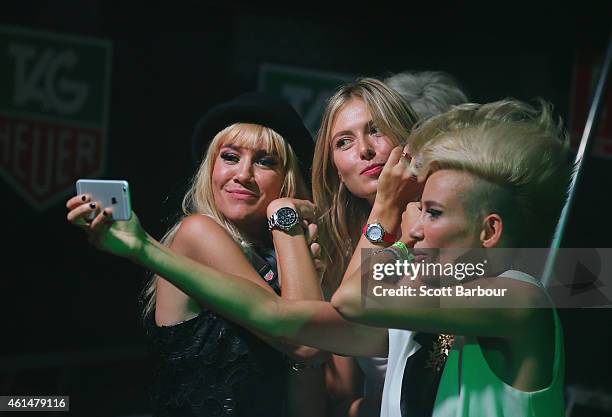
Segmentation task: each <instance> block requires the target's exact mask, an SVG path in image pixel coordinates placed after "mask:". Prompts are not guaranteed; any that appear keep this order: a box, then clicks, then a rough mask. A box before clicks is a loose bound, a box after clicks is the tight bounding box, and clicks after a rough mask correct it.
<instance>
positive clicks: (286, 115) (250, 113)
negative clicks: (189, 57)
mask: <svg viewBox="0 0 612 417" xmlns="http://www.w3.org/2000/svg"><path fill="white" fill-rule="evenodd" d="M240 122H241V123H253V124H258V125H262V126H266V127H269V128H271V129H272V130H274V131H275V132H276V133H278V134H279V135H281V136H282V137H283V138H284V139H285V140H286V141H287V143H289V144H290V145H291V147H292V148H293V151H294V152H295V154H296V156H297V158H298V161H299V163H300V165H301V168H302V174H303V175H304V179H305V180H306V181H309V179H310V167H311V163H312V156H313V155H314V141H313V139H312V136H311V135H310V132H309V131H308V129H306V126H304V123H303V122H302V118H301V117H300V116H299V115H298V114H297V112H296V111H295V110H294V109H293V107H291V105H289V103H287V102H286V101H285V100H283V99H282V98H280V97H277V96H273V95H270V94H266V93H246V94H243V95H241V96H239V97H236V98H234V99H232V100H230V101H227V102H225V103H221V104H219V105H217V106H215V107H213V108H212V109H210V110H209V111H208V112H207V113H206V114H205V115H204V116H203V117H202V118H201V119H200V120H199V121H198V123H197V124H196V127H195V129H194V132H193V137H192V141H191V144H192V148H191V149H192V157H193V160H194V163H195V164H196V165H199V163H200V161H202V157H203V156H204V152H205V150H206V147H207V146H208V144H209V143H210V141H211V140H212V139H213V138H214V137H215V135H216V134H217V133H219V132H220V131H221V130H223V129H225V128H226V127H228V126H230V125H231V124H234V123H240Z"/></svg>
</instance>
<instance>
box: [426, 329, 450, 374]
mask: <svg viewBox="0 0 612 417" xmlns="http://www.w3.org/2000/svg"><path fill="white" fill-rule="evenodd" d="M454 341H455V336H453V335H451V334H444V333H441V334H439V335H438V337H437V339H436V341H435V342H433V343H432V346H431V350H430V351H429V358H428V359H427V362H426V364H425V367H426V368H431V369H433V370H435V371H436V372H440V370H442V368H444V364H445V363H446V360H447V359H448V354H449V353H450V350H451V348H452V347H453V342H454Z"/></svg>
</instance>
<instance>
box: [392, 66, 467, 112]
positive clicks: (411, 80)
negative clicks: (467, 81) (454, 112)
mask: <svg viewBox="0 0 612 417" xmlns="http://www.w3.org/2000/svg"><path fill="white" fill-rule="evenodd" d="M385 84H387V85H388V86H389V87H391V88H392V89H394V90H395V91H397V92H398V93H400V95H401V96H402V97H403V98H404V100H406V101H407V102H408V103H410V106H411V107H412V109H413V110H414V112H415V113H416V114H417V116H418V118H419V120H426V119H429V118H430V117H433V116H436V115H438V114H440V113H444V112H445V111H447V110H449V109H450V108H451V107H452V106H454V105H457V104H462V103H466V102H467V101H468V98H467V95H466V94H465V92H464V91H463V89H462V88H461V87H460V85H459V82H458V81H457V80H456V79H455V78H454V77H453V76H452V75H450V74H449V73H446V72H444V71H420V72H409V71H405V72H400V73H398V74H395V75H393V76H391V77H388V78H386V79H385Z"/></svg>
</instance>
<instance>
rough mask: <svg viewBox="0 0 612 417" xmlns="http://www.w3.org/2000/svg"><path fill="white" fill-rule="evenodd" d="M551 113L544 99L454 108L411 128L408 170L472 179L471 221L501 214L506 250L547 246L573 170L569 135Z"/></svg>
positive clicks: (468, 198)
mask: <svg viewBox="0 0 612 417" xmlns="http://www.w3.org/2000/svg"><path fill="white" fill-rule="evenodd" d="M552 114H553V112H552V106H551V105H550V104H548V103H546V102H544V101H543V100H540V102H539V105H538V106H532V105H530V104H527V103H524V102H521V101H518V100H515V99H505V100H501V101H496V102H493V103H487V104H463V105H459V106H457V107H455V108H454V109H452V110H450V111H449V112H447V113H445V114H442V115H440V116H437V117H434V118H432V119H429V120H428V121H427V122H425V123H424V124H423V125H421V126H419V127H418V128H417V129H415V130H414V132H413V134H412V135H411V152H412V153H413V157H414V158H413V163H412V166H411V167H412V170H413V173H414V174H415V175H419V176H424V175H430V174H431V173H433V172H435V171H436V170H440V169H455V170H460V171H465V172H468V173H470V174H472V175H474V176H475V177H476V178H478V179H480V180H481V181H478V182H477V183H476V184H477V185H476V186H475V187H472V189H471V190H470V193H469V195H467V196H464V204H466V209H467V210H466V211H467V212H468V213H469V214H470V216H472V217H474V219H475V220H480V219H481V218H482V216H484V215H486V214H488V213H492V212H496V213H499V214H500V216H501V217H502V218H503V220H504V225H505V227H504V230H505V231H506V232H505V233H504V235H505V236H506V237H505V245H506V246H515V247H548V246H549V244H550V238H551V234H552V232H553V231H554V228H555V226H556V224H557V221H558V219H559V215H560V212H561V208H562V207H563V203H564V201H565V198H566V192H567V188H568V185H569V181H570V177H571V172H572V169H571V164H570V163H569V162H568V160H569V156H568V154H569V145H568V143H569V140H568V136H567V133H566V132H565V131H564V129H563V126H562V123H561V121H560V120H558V121H555V120H554V118H553V116H552Z"/></svg>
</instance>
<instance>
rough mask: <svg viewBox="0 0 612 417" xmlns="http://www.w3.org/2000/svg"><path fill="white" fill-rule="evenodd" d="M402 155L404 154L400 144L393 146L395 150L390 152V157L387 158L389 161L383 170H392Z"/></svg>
mask: <svg viewBox="0 0 612 417" xmlns="http://www.w3.org/2000/svg"><path fill="white" fill-rule="evenodd" d="M401 156H402V148H401V147H399V146H396V147H395V148H393V150H392V151H391V153H390V154H389V159H387V163H386V164H385V166H384V167H383V172H384V171H385V170H390V169H392V168H393V167H394V166H395V165H397V163H398V162H399V160H400V158H401ZM381 175H382V173H381Z"/></svg>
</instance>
